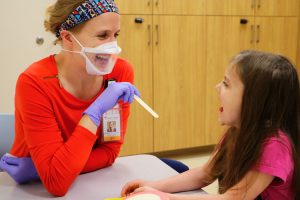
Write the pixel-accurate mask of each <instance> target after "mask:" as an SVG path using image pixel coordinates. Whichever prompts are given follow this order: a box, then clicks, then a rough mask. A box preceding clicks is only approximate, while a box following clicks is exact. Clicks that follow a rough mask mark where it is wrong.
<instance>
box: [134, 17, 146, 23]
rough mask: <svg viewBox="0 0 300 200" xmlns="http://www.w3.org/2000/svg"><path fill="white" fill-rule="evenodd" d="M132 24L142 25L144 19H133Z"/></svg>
mask: <svg viewBox="0 0 300 200" xmlns="http://www.w3.org/2000/svg"><path fill="white" fill-rule="evenodd" d="M134 22H135V23H137V24H142V23H143V22H144V19H143V18H141V17H136V18H135V19H134Z"/></svg>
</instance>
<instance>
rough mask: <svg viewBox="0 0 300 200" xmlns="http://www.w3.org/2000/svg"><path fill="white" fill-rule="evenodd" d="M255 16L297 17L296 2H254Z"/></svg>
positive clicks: (271, 0)
mask: <svg viewBox="0 0 300 200" xmlns="http://www.w3.org/2000/svg"><path fill="white" fill-rule="evenodd" d="M254 2H255V7H256V13H255V14H256V15H257V16H298V12H299V1H298V0H254Z"/></svg>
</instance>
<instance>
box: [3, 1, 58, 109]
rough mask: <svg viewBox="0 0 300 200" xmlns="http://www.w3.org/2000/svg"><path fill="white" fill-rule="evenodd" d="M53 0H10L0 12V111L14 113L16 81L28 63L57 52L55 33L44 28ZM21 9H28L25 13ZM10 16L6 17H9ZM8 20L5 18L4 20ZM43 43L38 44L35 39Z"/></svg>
mask: <svg viewBox="0 0 300 200" xmlns="http://www.w3.org/2000/svg"><path fill="white" fill-rule="evenodd" d="M53 3H55V1H54V0H44V1H36V0H27V1H19V0H11V1H7V2H5V5H4V4H3V6H2V11H1V12H0V18H1V19H4V20H2V22H1V37H0V44H1V45H0V55H1V59H0V66H1V70H2V71H1V75H0V97H2V98H1V104H0V111H1V112H2V113H3V112H4V113H13V112H14V95H15V84H16V81H17V78H18V76H19V74H20V73H21V72H23V71H24V70H25V69H26V68H27V67H28V66H29V65H30V64H31V63H33V62H35V61H37V60H39V59H42V58H44V57H46V56H49V55H50V54H53V53H55V52H57V51H58V50H59V49H60V47H59V45H58V46H54V45H53V41H54V40H55V39H56V38H55V36H54V35H52V34H51V33H49V32H45V30H44V25H43V21H44V15H45V10H46V8H47V6H48V5H49V4H53ZM24 8H26V9H27V12H25V13H26V14H24ZM8 18H9V19H8ZM5 19H7V20H5ZM37 39H38V40H39V41H40V42H43V43H39V44H38V43H37V42H36V40H37Z"/></svg>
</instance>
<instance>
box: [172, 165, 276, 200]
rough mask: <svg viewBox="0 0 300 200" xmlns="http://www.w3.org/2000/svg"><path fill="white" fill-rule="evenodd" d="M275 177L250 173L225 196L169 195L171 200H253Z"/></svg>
mask: <svg viewBox="0 0 300 200" xmlns="http://www.w3.org/2000/svg"><path fill="white" fill-rule="evenodd" d="M273 179H274V176H271V175H268V174H265V173H261V172H258V171H250V172H248V173H247V174H246V176H245V177H244V178H243V179H242V180H241V181H240V182H239V183H237V184H236V185H234V186H233V187H232V188H230V189H229V190H228V191H227V192H225V193H224V194H217V195H210V194H204V195H200V194H199V195H180V194H168V195H169V197H170V200H179V199H180V200H196V199H197V200H227V199H228V200H230V199H235V200H253V199H255V198H256V197H257V196H259V195H260V194H261V193H262V192H263V191H264V190H265V189H266V188H267V187H268V185H270V183H271V182H272V181H273Z"/></svg>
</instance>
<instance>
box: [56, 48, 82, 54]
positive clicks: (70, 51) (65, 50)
mask: <svg viewBox="0 0 300 200" xmlns="http://www.w3.org/2000/svg"><path fill="white" fill-rule="evenodd" d="M61 50H62V51H67V52H71V53H79V54H82V52H81V51H71V50H68V49H61Z"/></svg>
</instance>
